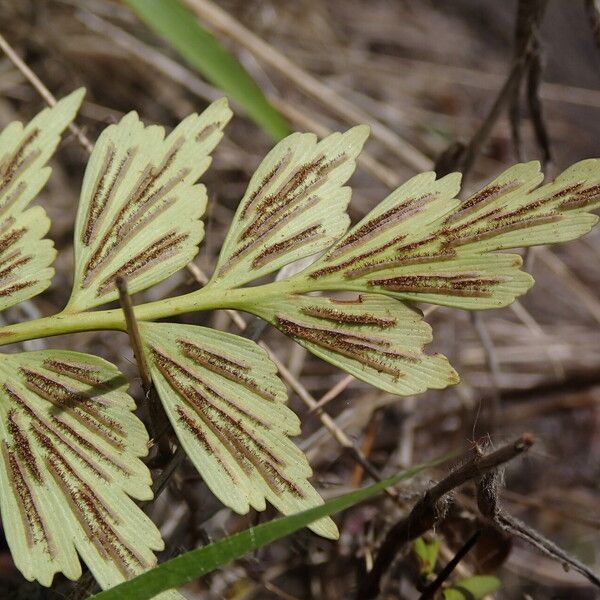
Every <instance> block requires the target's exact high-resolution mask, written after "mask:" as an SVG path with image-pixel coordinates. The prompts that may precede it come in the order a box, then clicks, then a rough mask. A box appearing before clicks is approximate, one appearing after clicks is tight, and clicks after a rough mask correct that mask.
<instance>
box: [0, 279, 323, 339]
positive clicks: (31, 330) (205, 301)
mask: <svg viewBox="0 0 600 600" xmlns="http://www.w3.org/2000/svg"><path fill="white" fill-rule="evenodd" d="M309 287H312V286H311V285H310V282H307V281H305V280H288V281H277V282H273V283H269V284H265V285H261V286H256V287H252V288H241V289H233V290H228V289H220V288H217V287H213V286H210V285H207V286H205V287H203V288H202V289H200V290H197V291H195V292H191V293H189V294H184V295H182V296H176V297H174V298H166V299H164V300H157V301H154V302H148V303H146V304H140V305H138V306H136V307H134V314H135V317H136V319H137V320H138V321H155V320H158V319H165V318H168V317H174V316H177V315H181V314H185V313H190V312H196V311H201V310H220V309H237V310H245V311H248V309H249V307H251V306H252V305H254V306H256V305H260V300H261V299H262V298H270V297H272V296H281V295H283V294H285V293H289V292H303V291H310V290H309V289H308V288H309ZM126 329H127V326H126V323H125V316H124V314H123V311H122V310H121V309H120V308H115V309H111V310H99V311H93V312H75V313H71V312H68V311H66V310H65V311H62V312H60V313H58V314H56V315H52V316H49V317H43V318H41V319H35V320H33V321H26V322H23V323H17V324H15V325H8V326H6V327H2V328H0V346H5V345H6V344H14V343H16V342H23V341H25V340H33V339H38V338H47V337H52V336H55V335H63V334H67V333H77V332H81V331H100V330H117V331H126Z"/></svg>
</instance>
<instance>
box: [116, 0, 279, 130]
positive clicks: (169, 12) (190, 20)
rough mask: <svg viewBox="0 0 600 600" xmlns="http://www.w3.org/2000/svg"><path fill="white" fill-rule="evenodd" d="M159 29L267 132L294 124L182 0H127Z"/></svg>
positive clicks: (153, 28) (144, 18) (137, 11)
mask: <svg viewBox="0 0 600 600" xmlns="http://www.w3.org/2000/svg"><path fill="white" fill-rule="evenodd" d="M125 2H126V3H127V4H128V5H129V6H130V7H131V8H132V9H133V10H134V11H135V12H136V13H137V14H138V16H139V17H140V18H141V19H142V20H143V21H144V22H145V23H146V25H148V26H149V27H150V28H151V29H152V30H153V31H154V32H155V33H157V34H158V35H160V36H161V37H162V38H164V39H165V40H167V41H168V42H169V43H170V44H172V45H173V46H174V47H175V49H176V50H177V51H178V52H179V53H180V54H181V55H182V56H183V57H184V58H185V59H186V60H187V61H188V62H189V63H190V64H192V65H193V66H194V67H195V68H196V69H197V70H198V71H199V72H200V73H202V75H204V77H206V78H207V79H208V80H209V81H210V82H212V83H213V84H215V85H216V86H217V87H219V88H221V89H222V90H223V91H224V92H226V93H227V94H229V95H230V96H231V98H233V99H234V100H235V101H236V102H237V103H238V104H239V105H240V106H241V107H242V108H244V110H245V111H246V112H247V113H248V115H249V116H250V117H252V118H253V119H254V120H255V121H256V122H257V123H258V124H259V125H260V126H261V127H262V128H263V129H264V130H265V131H266V132H267V133H269V134H270V135H271V136H272V137H273V138H275V139H277V140H278V139H281V138H283V137H285V136H286V135H288V134H289V133H290V128H289V126H288V124H287V122H286V120H285V119H284V117H283V116H282V115H281V113H279V111H278V110H277V109H276V108H275V107H274V106H272V105H271V104H270V103H269V101H268V100H267V99H266V98H265V95H264V94H263V92H262V90H261V89H260V87H259V86H258V85H257V84H256V82H255V81H254V79H252V77H251V76H250V75H249V74H248V72H247V71H246V70H245V69H244V67H243V66H242V65H241V64H240V63H239V62H238V61H237V59H236V58H235V57H234V56H233V55H232V54H230V53H229V52H228V51H227V50H226V49H225V48H223V46H221V44H220V43H219V42H218V41H217V40H216V39H215V37H214V36H213V35H212V34H211V33H210V32H209V31H207V30H206V29H205V28H204V27H202V26H201V25H200V24H199V23H198V21H197V19H196V17H195V15H194V14H193V13H192V12H190V11H189V10H188V9H187V8H185V7H184V6H183V5H182V4H181V3H180V2H179V0H125Z"/></svg>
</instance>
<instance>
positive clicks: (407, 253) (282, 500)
mask: <svg viewBox="0 0 600 600" xmlns="http://www.w3.org/2000/svg"><path fill="white" fill-rule="evenodd" d="M82 97H83V94H82V92H81V91H77V92H75V93H73V94H71V95H70V96H68V97H67V98H65V99H64V100H62V101H60V102H59V103H58V104H57V105H56V106H55V107H53V108H52V109H47V110H45V111H42V113H40V114H39V115H38V116H37V117H36V118H35V119H33V120H32V121H31V123H29V124H28V125H27V126H25V127H23V126H22V125H20V124H18V123H13V124H10V125H9V126H8V127H7V128H6V129H5V130H4V131H3V132H2V133H1V134H0V227H1V232H0V308H7V307H9V306H12V305H14V304H16V303H18V302H20V301H22V300H24V299H28V298H31V297H34V296H35V295H36V294H38V293H40V292H41V291H43V290H44V289H46V288H47V287H48V286H49V285H50V280H51V277H52V272H53V271H52V267H51V264H52V261H53V258H54V254H55V253H54V250H53V247H52V243H51V242H50V241H49V240H44V239H42V238H43V237H44V235H46V233H47V231H48V227H49V220H48V218H47V217H46V216H45V214H44V212H43V209H42V208H41V207H34V208H28V205H29V204H30V202H31V201H32V200H33V198H34V197H35V196H36V195H37V194H38V192H39V191H40V189H41V188H42V186H43V185H44V183H45V182H46V180H47V179H48V176H49V173H50V170H49V167H47V166H46V163H47V162H48V160H49V158H50V156H51V154H52V152H53V151H54V149H55V148H56V146H57V144H58V142H59V139H60V135H61V133H62V132H63V131H64V129H65V128H66V127H67V126H68V125H69V123H70V122H71V121H72V119H73V118H74V116H75V112H76V110H77V107H78V106H79V104H80V102H81V100H82ZM230 118H231V111H230V110H229V108H228V106H227V102H226V101H225V100H224V99H223V100H219V101H217V102H215V103H213V104H212V105H211V106H209V107H208V108H207V109H206V110H205V111H204V112H203V113H202V114H200V115H191V116H190V117H188V118H187V119H185V120H184V121H182V123H181V124H180V125H179V126H178V127H176V128H175V129H174V131H172V132H171V133H170V134H169V135H168V136H166V137H165V133H164V130H163V129H162V128H161V127H157V126H148V127H147V126H144V124H143V123H142V122H141V121H140V119H139V118H138V116H137V115H136V114H135V113H130V114H128V115H126V116H125V117H123V119H122V120H121V121H120V122H119V123H118V124H115V125H111V126H109V127H108V128H107V129H106V130H105V131H104V132H103V133H102V134H101V136H100V138H99V140H98V143H97V144H96V147H95V149H94V151H93V153H92V156H91V157H90V160H89V164H88V167H87V170H86V173H85V177H84V181H83V188H82V193H81V200H80V204H79V209H78V212H77V219H76V225H75V240H74V246H75V273H74V284H73V290H72V293H71V298H70V301H69V303H68V305H67V307H66V309H65V310H64V311H63V312H61V313H58V314H56V315H52V316H49V317H46V318H43V319H39V320H36V321H31V322H27V323H18V324H15V325H8V326H6V327H4V328H2V329H1V330H0V345H4V344H8V343H13V342H18V341H23V340H27V339H33V338H38V337H49V336H52V335H57V334H61V333H69V332H76V331H85V330H93V329H116V330H124V329H125V321H124V317H123V314H122V311H121V310H119V309H112V310H95V311H90V310H89V309H91V308H95V307H97V306H100V305H103V304H106V303H107V302H110V301H113V300H115V298H116V297H117V292H116V289H115V279H116V277H118V276H124V277H125V278H126V279H127V281H128V283H129V287H130V290H131V291H132V292H137V291H140V290H143V289H146V288H148V287H150V286H152V285H154V284H156V283H158V282H160V281H163V280H164V279H165V278H167V277H169V276H170V275H172V274H173V273H175V272H176V271H177V270H179V269H181V268H182V267H183V266H185V264H186V263H188V262H189V261H191V260H192V259H193V258H194V257H195V255H196V253H197V251H198V245H199V243H200V242H201V240H202V237H203V233H204V232H203V225H202V221H201V218H202V215H203V213H204V211H205V208H206V198H207V195H206V191H205V189H204V186H203V185H201V184H199V183H198V179H199V177H200V176H201V175H202V174H203V173H204V172H205V170H206V169H207V168H208V166H209V164H210V160H211V159H210V154H211V152H212V151H213V150H214V148H215V147H216V145H217V144H218V142H219V140H220V139H221V137H222V130H223V128H224V126H225V125H226V124H227V122H228V121H229V119H230ZM367 134H368V130H367V128H366V127H364V126H359V127H355V128H352V129H350V130H349V131H348V132H346V133H335V134H332V135H331V136H329V137H327V138H325V139H324V140H321V141H319V142H318V141H317V139H316V137H315V136H314V135H312V134H299V133H298V134H293V135H291V136H289V137H287V138H285V139H284V140H282V141H281V142H280V143H279V144H277V146H276V147H275V148H274V149H273V150H272V151H271V152H270V153H269V154H268V156H267V157H266V158H265V160H264V161H263V163H262V164H261V165H260V166H259V168H258V169H257V171H256V173H255V175H254V177H252V179H251V181H250V184H249V187H248V190H247V192H246V194H245V195H244V197H243V199H242V200H241V202H240V205H239V208H238V211H237V213H236V215H235V218H234V219H233V222H232V223H231V227H230V230H229V233H228V235H227V238H226V240H225V242H224V244H223V247H222V250H221V254H220V257H219V260H218V262H217V265H216V267H215V270H214V274H213V277H212V279H211V280H210V281H209V283H208V284H207V286H206V287H205V288H202V289H200V290H198V291H195V292H192V293H190V294H186V295H184V296H179V297H175V298H169V299H166V300H163V301H157V302H152V303H148V304H142V305H139V306H138V307H136V309H135V312H136V316H137V318H138V320H139V322H140V330H141V335H142V340H143V343H144V352H145V356H146V360H147V362H148V365H149V366H150V370H151V373H152V378H153V380H154V384H155V386H156V389H157V391H158V394H159V396H160V399H161V401H162V403H163V406H164V408H165V412H166V414H167V416H168V418H169V420H170V423H171V425H172V427H173V429H174V431H175V434H176V436H177V438H178V441H177V443H178V444H180V445H181V446H182V447H183V448H184V450H185V451H186V453H187V455H188V456H189V458H190V459H191V461H192V463H193V464H194V465H195V467H196V468H197V469H198V471H199V473H200V475H201V476H202V478H203V479H204V481H205V482H206V483H207V485H208V486H209V488H210V489H211V490H212V492H213V493H214V494H215V495H216V496H217V497H218V498H219V499H220V500H221V502H223V504H224V505H226V506H228V507H230V508H231V509H232V510H234V511H236V512H238V513H241V514H244V513H246V512H248V510H249V509H250V507H252V508H255V509H256V510H264V509H265V508H266V503H267V501H268V502H269V503H270V504H272V505H274V506H275V507H276V508H277V509H278V510H279V511H281V512H282V513H284V514H293V513H297V512H300V511H302V510H305V509H308V508H311V507H315V506H318V505H320V504H322V502H323V501H322V499H321V497H320V495H319V494H318V492H317V491H316V490H315V488H314V487H313V486H312V485H311V483H310V482H309V479H310V477H311V469H310V466H309V464H308V462H307V460H306V458H305V456H304V455H303V453H302V452H301V451H300V450H299V449H298V447H297V446H296V445H295V444H294V443H293V442H292V441H291V439H290V437H291V436H296V435H298V434H299V433H300V422H299V419H298V417H297V416H296V415H295V414H294V413H293V412H292V411H291V410H290V409H289V408H288V407H287V406H286V400H287V393H286V389H285V386H284V385H283V383H282V382H281V381H280V380H279V378H278V377H277V373H276V368H275V366H274V364H272V363H271V362H270V361H269V360H268V358H267V356H266V354H265V353H264V351H263V350H262V349H261V348H259V347H258V346H257V345H256V344H255V343H254V342H251V341H249V340H247V339H243V338H240V337H239V336H235V335H233V334H229V333H223V332H218V331H214V330H211V329H206V328H202V327H196V326H191V325H180V324H177V325H175V324H168V323H154V322H152V321H156V320H158V319H162V318H166V317H170V316H174V315H179V314H183V313H186V312H190V311H194V310H210V309H215V308H232V309H240V310H244V311H246V312H250V313H254V314H256V315H258V316H260V317H261V318H263V319H265V320H267V321H268V322H270V323H271V324H273V325H274V326H275V327H277V328H278V329H280V330H281V331H282V332H283V333H285V334H286V335H288V336H290V337H291V338H293V339H294V340H296V341H297V342H299V343H300V344H302V345H303V346H304V347H306V348H307V349H308V350H310V351H311V352H313V353H314V354H316V355H317V356H320V357H321V358H323V359H324V360H326V361H329V362H331V363H333V364H334V365H337V366H338V367H340V368H341V369H344V370H345V371H347V372H349V373H351V374H352V375H354V376H355V377H357V378H359V379H362V380H364V381H366V382H368V383H370V384H372V385H374V386H377V387H379V388H381V389H383V390H386V391H388V392H391V393H396V394H399V395H412V394H417V393H421V392H424V391H425V390H427V389H430V388H443V387H446V386H448V385H451V384H454V383H456V382H457V381H458V376H457V374H456V372H455V371H454V369H453V368H452V367H451V366H450V364H449V363H448V361H447V359H446V358H445V357H444V356H441V355H436V354H428V353H427V352H426V351H425V346H426V345H427V344H428V343H429V342H430V341H431V330H430V327H429V325H427V323H426V322H425V321H424V320H423V318H422V313H421V312H420V311H419V310H418V309H417V308H416V307H414V306H413V305H412V302H413V301H422V302H429V303H434V304H442V305H447V306H455V307H459V308H466V309H484V308H495V307H500V306H505V305H507V304H509V303H510V302H512V301H513V300H514V298H515V297H517V296H519V295H521V294H523V293H525V292H526V291H527V289H529V287H530V286H531V285H532V283H533V279H532V278H531V277H530V276H529V275H527V274H526V273H524V272H522V271H521V270H520V267H521V263H522V261H521V258H520V256H519V255H517V254H508V253H505V252H498V251H499V250H505V249H511V248H515V247H523V246H531V245H535V244H548V243H555V242H563V241H567V240H571V239H574V238H577V237H579V236H581V235H583V234H585V233H586V232H588V231H589V230H590V229H591V227H592V226H593V225H594V223H596V221H597V216H595V215H594V214H592V213H591V212H590V211H592V210H593V209H595V208H597V207H598V206H599V205H600V162H599V161H598V160H596V159H593V160H585V161H582V162H580V163H577V164H576V165H573V166H572V167H570V168H569V169H567V170H566V171H565V172H564V173H562V174H561V175H560V176H559V177H558V178H556V179H555V180H554V181H553V182H551V183H548V184H546V185H541V182H542V175H541V173H540V172H539V166H538V164H537V163H527V164H521V165H516V166H514V167H512V168H510V169H508V170H507V171H506V172H505V173H503V174H502V175H500V176H499V177H498V178H497V179H496V180H495V181H493V182H492V183H490V184H489V185H487V186H485V187H484V188H483V189H482V190H481V191H479V192H477V193H476V194H474V195H472V196H471V197H470V198H467V199H466V200H463V201H461V200H458V199H457V198H456V196H457V194H458V193H459V184H460V176H459V175H458V174H452V175H449V176H447V177H444V178H442V179H436V177H435V174H433V173H424V174H421V175H417V176H416V177H414V178H412V179H411V180H410V181H408V182H407V183H405V184H404V185H402V186H400V187H399V188H398V189H397V190H395V191H393V192H392V193H391V194H390V195H389V196H388V197H387V198H386V199H385V200H384V201H383V202H381V203H380V204H379V205H378V206H376V207H375V208H374V209H373V210H372V211H371V212H370V213H369V214H368V215H367V216H366V217H365V218H364V219H363V220H362V221H360V222H359V223H358V224H357V225H355V226H354V227H352V228H351V229H350V230H349V231H347V230H348V227H349V224H350V220H349V217H348V215H347V213H346V208H347V205H348V202H349V201H350V193H351V192H350V188H349V187H347V185H346V183H347V181H348V180H349V178H350V176H351V175H352V172H353V171H354V168H355V164H356V158H357V156H358V155H359V153H360V151H361V148H362V146H363V144H364V142H365V140H366V138H367ZM318 253H323V254H322V255H321V256H320V257H319V258H317V260H316V261H315V262H314V263H313V264H311V265H310V266H309V267H307V268H306V269H304V270H303V271H301V272H300V273H297V274H296V275H294V276H292V277H290V278H282V279H281V280H277V281H274V282H271V283H263V284H260V285H256V284H253V285H252V286H248V287H244V285H245V284H247V283H251V282H255V281H256V280H259V279H260V278H263V277H264V276H266V275H269V274H272V273H274V272H275V271H278V270H279V269H281V268H282V267H283V266H285V265H287V264H290V263H292V262H294V261H296V260H298V259H300V258H304V257H307V256H311V255H315V254H318ZM315 292H320V294H319V295H315ZM338 292H345V294H344V295H343V296H342V297H340V296H339V295H338V294H337V293H338ZM126 389H127V382H126V381H125V380H124V378H123V377H122V375H121V374H120V373H119V371H118V370H117V368H116V367H114V366H113V365H111V364H110V363H107V362H106V361H104V360H103V359H101V358H98V357H95V356H91V355H87V354H81V353H75V352H66V351H54V350H44V351H40V352H24V353H17V354H5V355H3V356H2V357H1V358H0V440H1V448H2V452H1V454H0V508H1V512H2V520H3V524H4V529H5V531H6V535H7V539H8V542H9V545H10V548H11V552H12V554H13V557H14V560H15V563H16V564H17V566H18V568H19V569H20V570H21V572H22V573H23V575H24V576H25V577H26V578H27V579H30V580H34V579H35V580H38V581H39V582H40V583H42V584H43V585H50V584H51V582H52V579H53V575H54V574H55V573H58V572H62V573H64V574H65V575H66V576H67V577H69V578H71V579H76V578H78V577H79V575H80V574H81V566H80V563H79V558H78V555H79V556H80V557H81V558H82V559H83V560H84V561H85V563H86V564H87V565H88V566H89V568H90V570H91V571H92V573H93V575H94V577H95V578H96V579H97V580H98V582H99V583H100V585H101V586H102V587H103V588H108V587H111V586H113V585H115V584H117V583H119V582H120V581H124V580H125V579H128V578H130V577H132V576H134V575H136V574H138V573H140V572H142V571H144V570H146V569H148V568H149V567H151V566H153V565H154V564H155V562H156V558H155V556H154V551H157V550H160V549H161V548H162V546H163V542H162V540H161V537H160V534H159V532H158V530H157V529H156V527H155V526H154V524H153V523H152V522H151V521H150V519H149V518H148V517H147V516H146V515H145V514H144V513H143V512H142V510H141V509H140V508H139V507H138V506H137V505H136V504H135V502H134V501H135V500H148V499H150V498H151V496H152V493H151V488H150V485H151V478H150V473H149V471H148V469H147V467H146V466H145V465H144V463H143V462H142V461H141V460H140V458H141V457H143V456H145V455H146V454H147V451H148V435H147V433H146V430H145V428H144V426H143V424H142V422H141V421H140V420H138V418H137V417H136V416H135V415H134V414H133V412H132V410H133V409H134V408H135V402H134V400H133V399H132V398H131V397H130V396H129V395H128V394H127V392H126ZM310 527H311V528H312V529H313V530H314V531H315V532H316V533H318V534H320V535H322V536H325V537H329V538H336V537H337V535H338V532H337V528H336V526H335V524H334V523H333V521H332V520H331V519H329V518H322V519H321V520H319V521H317V522H315V523H313V524H312V525H311V526H310ZM169 596H170V597H176V593H175V592H167V593H166V595H165V596H164V597H165V598H166V597H169Z"/></svg>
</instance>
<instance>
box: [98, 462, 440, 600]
mask: <svg viewBox="0 0 600 600" xmlns="http://www.w3.org/2000/svg"><path fill="white" fill-rule="evenodd" d="M443 460H446V458H444V459H443ZM437 462H441V461H437ZM437 462H433V463H427V464H425V465H420V466H418V467H415V468H413V469H409V470H407V471H404V472H402V473H399V474H398V475H395V476H394V477H390V478H389V479H385V480H384V481H381V482H379V483H375V484H373V485H370V486H368V487H365V488H363V489H360V490H357V491H356V492H351V493H349V494H345V495H343V496H339V497H338V498H334V499H333V500H329V501H328V502H326V503H325V504H323V505H321V506H317V507H316V508H311V509H309V510H305V511H303V512H301V513H297V514H295V515H290V516H288V517H282V518H279V519H274V520H273V521H269V522H268V523H263V524H262V525H258V526H257V527H251V528H250V529H246V530H244V531H241V532H240V533H236V534H235V535H231V536H229V537H226V538H225V539H222V540H219V541H218V542H214V543H212V544H209V545H208V546H204V547H203V548H198V549H196V550H191V551H190V552H186V553H185V554H182V555H181V556H178V557H176V558H173V559H171V560H168V561H167V562H165V563H163V564H161V565H159V566H158V567H156V568H154V569H152V570H150V571H146V572H145V573H143V574H142V575H139V576H137V577H135V578H134V579H131V580H129V581H127V582H125V583H122V584H119V585H117V586H115V587H113V588H111V589H109V590H105V591H104V592H101V593H99V594H96V595H95V596H92V598H91V600H128V599H130V598H136V600H146V599H147V598H152V597H153V596H155V595H156V594H158V593H160V592H163V591H166V590H168V589H171V588H176V587H179V586H181V585H183V584H185V583H188V582H190V581H192V580H194V579H196V578H198V577H202V576H203V575H206V574H207V573H210V572H211V571H214V570H215V569H218V568H220V567H223V566H225V565H226V564H228V563H230V562H231V561H233V560H236V559H238V558H240V557H242V556H244V555H245V554H247V553H248V552H251V551H252V550H256V549H257V548H261V547H262V546H266V545H267V544H269V543H271V542H274V541H275V540H278V539H280V538H282V537H285V536H286V535H289V534H291V533H293V532H294V531H297V530H298V529H302V528H303V527H306V526H307V525H308V524H309V523H312V522H313V521H316V520H317V519H320V518H323V517H326V516H329V515H332V514H334V513H337V512H340V511H342V510H344V509H346V508H349V507H351V506H354V505H355V504H358V503H359V502H362V501H364V500H366V499H368V498H370V497H372V496H375V495H376V494H378V493H380V492H382V491H383V490H384V489H385V488H386V487H389V486H391V485H394V484H396V483H398V482H399V481H403V480H406V479H410V478H411V477H413V476H414V475H416V474H417V473H419V472H421V471H423V470H424V469H426V468H429V467H431V466H432V465H434V464H437Z"/></svg>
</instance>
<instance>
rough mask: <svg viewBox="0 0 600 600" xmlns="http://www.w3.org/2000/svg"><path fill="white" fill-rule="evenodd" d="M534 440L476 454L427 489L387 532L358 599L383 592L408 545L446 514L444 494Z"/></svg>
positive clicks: (529, 437) (524, 437)
mask: <svg viewBox="0 0 600 600" xmlns="http://www.w3.org/2000/svg"><path fill="white" fill-rule="evenodd" d="M533 443H534V438H533V436H532V435H530V434H523V435H522V436H521V437H520V438H519V439H517V440H516V441H515V442H514V443H512V444H507V445H506V446H502V447H501V448H499V449H498V450H496V451H495V452H491V453H490V454H486V455H481V454H480V453H476V455H475V456H474V457H473V458H471V459H470V460H469V461H468V462H466V463H465V464H464V465H462V466H459V467H458V468H457V469H455V470H454V471H452V472H451V473H449V474H448V476H447V477H445V478H444V479H442V481H440V482H439V483H437V484H436V485H434V486H433V487H432V488H430V489H429V490H427V491H426V492H425V493H424V494H423V496H422V497H421V499H420V500H419V501H418V502H417V503H416V504H415V506H414V507H413V509H412V511H411V512H410V514H409V515H408V516H406V517H405V518H403V519H401V520H400V521H398V523H396V524H395V525H394V526H393V527H392V528H391V529H390V531H389V532H388V534H387V535H386V537H385V539H384V541H383V544H382V545H381V548H380V549H379V553H378V554H377V558H376V559H375V563H374V565H373V569H372V570H371V571H370V572H369V573H368V574H367V575H366V576H365V577H364V579H363V580H362V584H361V585H359V590H358V594H357V596H356V597H357V599H360V600H368V599H369V598H375V597H376V596H377V594H378V593H379V589H380V584H381V579H382V578H383V576H384V575H385V573H386V572H387V570H388V568H389V566H390V565H391V564H392V561H393V560H394V558H395V557H396V556H397V555H398V553H399V552H400V551H401V550H402V549H403V548H404V546H405V545H406V544H408V543H409V542H411V541H412V540H414V539H415V538H417V537H419V536H421V535H423V534H424V533H426V532H427V531H429V529H431V528H432V527H434V526H435V525H436V524H437V523H438V522H439V521H440V520H441V519H442V518H443V517H444V515H445V513H446V502H444V496H445V495H446V494H448V492H450V491H452V490H453V489H455V488H457V487H459V486H461V485H463V484H464V483H466V482H467V481H470V480H472V479H479V478H480V477H482V476H483V475H484V474H485V473H487V472H488V471H491V470H493V469H496V468H497V467H499V466H500V465H503V464H504V463H507V462H509V461H510V460H512V459H513V458H515V457H517V456H519V455H520V454H522V453H523V452H525V451H527V450H528V449H529V448H530V447H531V445H532V444H533Z"/></svg>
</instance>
